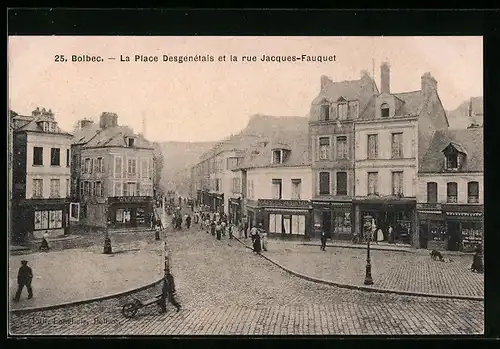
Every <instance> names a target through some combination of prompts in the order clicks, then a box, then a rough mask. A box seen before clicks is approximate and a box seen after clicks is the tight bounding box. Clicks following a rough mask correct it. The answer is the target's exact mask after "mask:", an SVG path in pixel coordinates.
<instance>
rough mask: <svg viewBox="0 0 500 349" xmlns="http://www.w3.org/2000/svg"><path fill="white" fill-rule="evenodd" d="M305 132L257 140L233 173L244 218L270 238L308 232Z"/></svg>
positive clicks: (308, 169)
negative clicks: (260, 225)
mask: <svg viewBox="0 0 500 349" xmlns="http://www.w3.org/2000/svg"><path fill="white" fill-rule="evenodd" d="M304 131H306V130H305V129H304V130H297V132H296V133H287V134H286V135H283V136H282V137H281V139H277V138H274V139H269V140H261V141H259V142H258V143H257V144H256V145H255V146H253V147H250V148H249V149H247V151H246V154H245V156H244V157H243V158H242V160H241V163H240V164H239V165H238V164H236V168H235V169H234V170H233V172H234V173H235V174H236V176H235V177H234V179H233V192H235V194H236V195H237V197H238V198H239V199H240V202H242V203H243V205H244V206H243V207H244V212H243V216H244V217H246V218H247V219H248V223H249V225H250V226H255V225H258V224H262V226H263V228H264V229H266V231H268V232H269V234H270V235H273V234H279V235H284V236H290V235H297V236H306V235H309V234H310V232H311V229H310V228H311V209H312V207H311V202H310V200H311V198H312V193H311V189H312V171H311V166H310V164H311V161H310V151H309V136H308V134H307V132H304ZM240 180H241V182H240ZM241 199H242V200H241Z"/></svg>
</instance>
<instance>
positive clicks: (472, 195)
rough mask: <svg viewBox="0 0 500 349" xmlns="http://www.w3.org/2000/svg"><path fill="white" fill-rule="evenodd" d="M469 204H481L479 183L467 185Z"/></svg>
mask: <svg viewBox="0 0 500 349" xmlns="http://www.w3.org/2000/svg"><path fill="white" fill-rule="evenodd" d="M467 202H468V203H470V204H477V203H479V182H469V183H467Z"/></svg>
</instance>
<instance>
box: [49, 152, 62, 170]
mask: <svg viewBox="0 0 500 349" xmlns="http://www.w3.org/2000/svg"><path fill="white" fill-rule="evenodd" d="M50 166H61V149H59V148H51V149H50Z"/></svg>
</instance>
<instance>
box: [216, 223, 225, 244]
mask: <svg viewBox="0 0 500 349" xmlns="http://www.w3.org/2000/svg"><path fill="white" fill-rule="evenodd" d="M222 229H223V228H222V223H221V222H217V225H216V226H215V233H216V234H217V240H220V239H221V237H222Z"/></svg>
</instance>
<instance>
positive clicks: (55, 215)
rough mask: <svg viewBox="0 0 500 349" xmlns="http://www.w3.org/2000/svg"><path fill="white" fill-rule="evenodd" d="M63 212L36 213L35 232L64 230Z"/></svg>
mask: <svg viewBox="0 0 500 349" xmlns="http://www.w3.org/2000/svg"><path fill="white" fill-rule="evenodd" d="M62 226H63V224H62V210H55V211H35V226H34V228H35V230H47V229H60V228H62Z"/></svg>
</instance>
